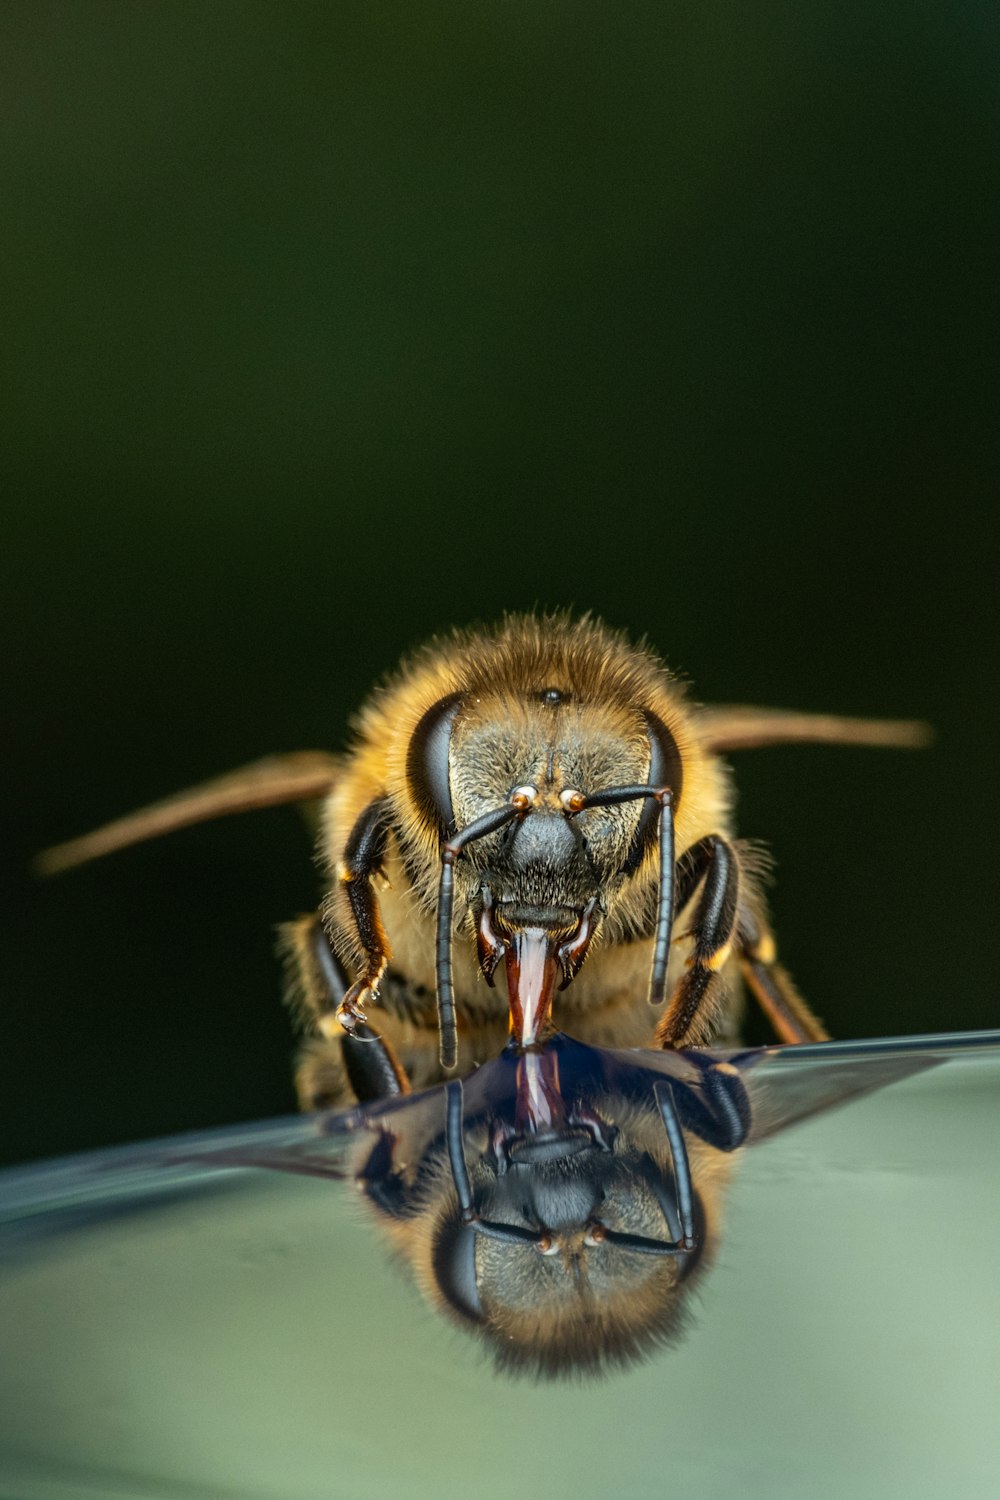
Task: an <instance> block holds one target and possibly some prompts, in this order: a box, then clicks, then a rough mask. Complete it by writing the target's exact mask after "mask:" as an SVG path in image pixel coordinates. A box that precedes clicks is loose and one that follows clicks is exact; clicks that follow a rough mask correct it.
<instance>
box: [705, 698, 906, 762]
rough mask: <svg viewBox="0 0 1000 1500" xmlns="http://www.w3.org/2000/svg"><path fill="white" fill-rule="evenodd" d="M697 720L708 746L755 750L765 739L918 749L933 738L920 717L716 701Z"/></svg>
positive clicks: (771, 742) (785, 742) (778, 742)
mask: <svg viewBox="0 0 1000 1500" xmlns="http://www.w3.org/2000/svg"><path fill="white" fill-rule="evenodd" d="M698 723H699V726H700V728H701V731H702V736H703V739H704V743H705V744H706V745H707V746H708V748H709V749H710V750H716V751H723V752H724V751H728V750H754V749H757V748H758V747H761V746H764V745H870V746H872V747H874V748H876V749H887V750H918V749H920V748H921V746H923V745H927V744H929V743H930V741H931V740H932V739H933V731H932V729H931V727H930V725H929V724H924V723H922V722H921V721H920V720H919V719H849V718H841V717H840V716H838V715H836V714H806V713H796V712H795V711H794V710H792V709H784V708H754V707H753V706H752V705H751V704H747V703H719V704H715V705H712V706H710V707H705V708H702V709H699V711H698Z"/></svg>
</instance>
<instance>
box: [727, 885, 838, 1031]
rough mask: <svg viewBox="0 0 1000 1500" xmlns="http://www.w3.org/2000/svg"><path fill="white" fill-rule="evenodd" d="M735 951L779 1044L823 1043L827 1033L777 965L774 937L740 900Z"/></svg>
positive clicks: (753, 909) (754, 910)
mask: <svg viewBox="0 0 1000 1500" xmlns="http://www.w3.org/2000/svg"><path fill="white" fill-rule="evenodd" d="M737 952H738V955H739V961H740V968H741V969H742V971H743V977H744V979H745V980H746V982H747V985H748V987H749V989H750V991H751V992H752V994H753V996H754V999H755V1000H756V1001H757V1004H758V1005H759V1006H760V1008H761V1010H762V1011H763V1012H764V1014H765V1016H767V1019H768V1020H769V1021H770V1023H771V1025H772V1026H773V1027H774V1031H775V1034H776V1036H777V1037H778V1039H779V1041H782V1042H827V1041H829V1040H830V1033H829V1032H828V1031H826V1030H825V1029H824V1027H823V1024H822V1022H821V1021H820V1020H819V1018H818V1017H817V1016H815V1015H814V1014H813V1012H812V1011H811V1010H810V1009H809V1006H808V1005H807V1004H806V1002H805V1001H804V1000H803V998H802V996H801V995H800V994H799V992H798V991H797V990H796V988H795V985H794V984H793V983H792V981H791V979H790V978H789V976H788V973H787V972H786V970H785V969H783V968H782V966H781V964H779V963H778V962H777V956H776V953H775V947H774V938H773V936H772V934H771V930H770V928H769V927H768V925H767V922H766V920H765V919H764V917H763V915H762V914H761V912H760V911H759V910H758V909H757V908H756V905H755V904H751V903H750V902H748V901H745V900H744V901H741V903H740V913H739V921H738V927H737Z"/></svg>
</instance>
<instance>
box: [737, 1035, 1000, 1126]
mask: <svg viewBox="0 0 1000 1500" xmlns="http://www.w3.org/2000/svg"><path fill="white" fill-rule="evenodd" d="M998 1044H1000V1032H997V1031H970V1032H953V1033H952V1034H951V1035H942V1036H911V1037H906V1036H901V1037H888V1038H885V1039H884V1040H878V1041H862V1042H818V1043H816V1044H815V1045H814V1046H813V1045H809V1046H794V1047H769V1048H766V1049H764V1051H763V1052H762V1053H761V1054H758V1059H759V1060H758V1059H755V1058H754V1057H753V1055H752V1054H749V1053H748V1054H745V1062H746V1064H749V1067H748V1070H747V1071H745V1072H744V1068H743V1067H740V1071H741V1072H743V1074H744V1082H745V1083H746V1087H747V1092H748V1094H749V1096H750V1108H751V1115H752V1121H753V1123H752V1125H751V1128H750V1133H749V1136H748V1141H749V1143H750V1145H754V1144H755V1143H756V1142H757V1141H763V1140H767V1138H768V1137H769V1136H772V1135H778V1134H779V1133H780V1132H781V1131H783V1130H787V1128H788V1127H789V1126H790V1125H795V1124H797V1123H798V1122H799V1121H800V1120H808V1119H810V1118H812V1116H813V1115H820V1114H825V1113H826V1111H827V1110H829V1109H834V1108H836V1107H837V1106H838V1105H840V1104H847V1103H849V1102H850V1101H852V1100H855V1099H861V1098H863V1097H864V1096H865V1095H866V1094H873V1093H875V1092H876V1091H877V1090H878V1089H882V1088H885V1087H886V1086H887V1085H888V1084H890V1083H898V1082H900V1081H901V1080H902V1079H904V1078H911V1077H912V1076H913V1075H914V1074H916V1073H922V1072H924V1071H925V1070H926V1069H928V1068H936V1067H939V1066H940V1065H941V1064H942V1063H947V1062H949V1061H951V1060H952V1059H953V1058H955V1057H959V1056H962V1055H963V1054H965V1053H968V1052H975V1051H977V1050H979V1049H981V1048H996V1047H997V1046H998ZM731 1060H732V1061H734V1062H735V1063H736V1064H737V1066H740V1062H741V1060H740V1059H739V1058H732V1059H731Z"/></svg>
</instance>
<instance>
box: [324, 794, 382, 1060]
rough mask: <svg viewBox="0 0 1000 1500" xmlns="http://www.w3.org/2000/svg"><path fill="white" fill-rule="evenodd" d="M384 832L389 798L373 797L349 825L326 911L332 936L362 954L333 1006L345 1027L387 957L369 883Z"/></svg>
mask: <svg viewBox="0 0 1000 1500" xmlns="http://www.w3.org/2000/svg"><path fill="white" fill-rule="evenodd" d="M388 837H389V799H388V798H387V797H376V798H375V800H374V801H373V802H369V804H368V806H367V807H366V808H365V810H364V811H363V812H362V813H361V815H360V816H359V818H358V820H357V822H356V823H355V825H354V827H353V828H352V829H351V832H350V836H349V837H348V840H347V843H346V845H345V846H344V852H343V854H342V855H341V857H340V860H339V861H338V864H337V881H338V884H337V890H336V892H335V894H334V896H333V898H332V899H331V901H330V903H329V907H328V910H327V912H326V913H325V915H326V916H328V917H329V918H330V919H331V921H332V923H333V927H334V932H335V936H336V935H338V934H342V935H343V937H344V938H345V940H346V942H347V943H348V945H353V947H354V949H355V951H356V952H357V954H358V956H359V957H360V958H361V959H362V969H361V974H360V975H359V977H358V979H357V980H356V981H355V983H354V984H352V985H351V987H350V989H349V990H348V991H347V993H346V994H345V995H343V996H342V997H341V999H340V1001H339V1005H338V1011H337V1015H338V1019H339V1021H340V1022H341V1024H342V1025H343V1026H344V1028H345V1029H346V1030H348V1031H350V1030H353V1029H354V1028H355V1026H356V1025H357V1024H359V1023H360V1022H363V1021H364V1007H365V1004H366V1003H367V1001H368V1000H369V999H373V998H374V997H375V996H376V995H377V994H378V987H379V982H380V981H381V978H382V975H383V974H384V973H385V969H386V964H387V963H388V962H389V956H390V955H389V940H388V938H387V937H386V935H385V928H384V927H383V926H382V916H381V913H380V911H379V905H378V899H377V897H376V895H375V890H374V887H373V886H372V879H373V878H374V876H376V875H377V874H378V873H379V872H380V870H381V868H382V861H383V859H384V858H385V848H386V842H387V840H388ZM345 918H346V920H345Z"/></svg>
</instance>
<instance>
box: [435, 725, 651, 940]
mask: <svg viewBox="0 0 1000 1500" xmlns="http://www.w3.org/2000/svg"><path fill="white" fill-rule="evenodd" d="M450 759H451V766H450V783H451V794H452V805H453V808H454V816H455V822H456V824H457V826H458V827H459V828H461V827H463V826H465V825H467V824H468V823H471V822H472V821H473V819H474V818H477V817H479V816H480V815H481V814H482V813H484V812H487V811H488V810H489V809H490V808H493V807H498V806H503V804H504V803H506V802H508V801H509V800H510V798H511V795H512V794H513V793H514V792H515V791H516V790H517V789H518V788H530V789H531V791H532V793H533V801H532V807H531V811H530V814H529V815H528V816H527V817H525V818H523V819H522V820H520V821H519V822H517V823H513V824H510V825H509V826H508V827H507V828H505V829H503V830H502V831H501V832H500V833H498V834H496V835H494V836H493V837H492V838H490V839H488V840H483V842H482V844H480V845H479V846H478V847H476V848H470V849H469V853H468V856H467V858H468V863H469V867H470V869H474V870H475V871H476V874H477V876H478V878H479V881H480V882H482V883H485V884H487V885H488V886H489V887H490V891H491V894H492V898H493V903H494V907H495V909H496V910H497V914H498V916H500V917H501V919H503V917H504V916H506V917H508V918H509V920H510V922H511V923H512V924H513V925H516V926H518V925H519V926H524V925H532V924H535V925H538V924H540V925H550V924H551V925H553V926H558V925H561V926H565V925H567V924H569V925H575V923H576V922H577V921H578V920H579V916H580V914H581V912H582V911H583V909H584V908H585V907H586V906H587V904H588V902H589V901H591V899H592V898H593V897H595V896H598V895H601V894H602V893H604V892H606V889H607V886H608V884H609V882H611V881H613V879H614V877H615V876H616V875H617V874H618V873H619V872H620V871H621V869H622V867H623V866H624V865H625V864H626V862H627V858H628V852H629V848H630V846H631V843H632V841H633V839H634V837H635V833H636V829H637V827H638V825H639V821H640V818H641V814H642V809H641V807H640V806H639V804H638V803H630V804H624V805H622V806H620V807H614V808H592V809H589V810H587V811H585V812H582V813H580V814H578V815H577V816H575V817H574V816H570V815H569V812H568V809H567V803H566V798H567V797H568V795H569V794H572V793H573V792H583V793H589V792H594V791H598V790H601V789H603V788H606V787H610V786H619V785H621V784H622V783H623V782H629V781H633V782H637V781H644V780H645V778H646V777H647V775H648V774H649V763H650V747H649V740H648V738H647V736H646V734H645V731H644V726H643V723H642V720H641V719H640V718H639V716H638V715H635V714H627V713H625V712H623V711H621V710H619V711H617V712H612V711H610V710H605V709H602V710H601V711H600V712H598V711H597V710H595V709H594V708H593V707H591V706H589V705H577V704H574V703H573V702H572V701H568V702H565V703H559V704H558V705H555V706H549V705H547V704H544V703H541V702H534V703H532V702H530V701H528V702H525V701H523V700H522V701H520V702H519V701H516V700H514V701H511V700H509V699H506V700H505V699H499V698H496V699H492V698H481V699H477V700H476V701H474V702H472V703H470V704H468V705H467V707H466V708H465V709H464V711H463V713H462V715H461V716H460V718H459V719H458V721H457V722H456V725H455V729H454V734H453V740H452V747H451V757H450Z"/></svg>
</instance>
